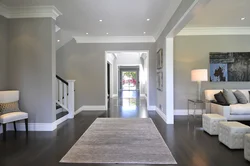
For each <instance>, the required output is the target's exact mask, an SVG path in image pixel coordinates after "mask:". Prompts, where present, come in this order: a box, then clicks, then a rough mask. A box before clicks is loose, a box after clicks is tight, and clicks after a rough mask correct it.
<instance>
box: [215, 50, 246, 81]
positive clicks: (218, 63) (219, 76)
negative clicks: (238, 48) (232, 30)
mask: <svg viewBox="0 0 250 166" xmlns="http://www.w3.org/2000/svg"><path fill="white" fill-rule="evenodd" d="M210 81H211V82H226V81H231V82H239V81H242V82H243V81H250V52H211V53H210Z"/></svg>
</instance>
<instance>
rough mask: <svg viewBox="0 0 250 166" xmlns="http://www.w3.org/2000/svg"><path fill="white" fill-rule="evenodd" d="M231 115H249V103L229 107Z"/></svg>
mask: <svg viewBox="0 0 250 166" xmlns="http://www.w3.org/2000/svg"><path fill="white" fill-rule="evenodd" d="M230 110H231V112H230V114H231V115H250V103H247V104H232V105H230Z"/></svg>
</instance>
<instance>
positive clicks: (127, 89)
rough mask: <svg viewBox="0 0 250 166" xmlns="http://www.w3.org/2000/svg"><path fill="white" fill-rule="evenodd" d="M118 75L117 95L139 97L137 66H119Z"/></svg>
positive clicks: (138, 70)
mask: <svg viewBox="0 0 250 166" xmlns="http://www.w3.org/2000/svg"><path fill="white" fill-rule="evenodd" d="M118 70H119V77H118V83H119V87H118V90H119V92H118V97H119V98H139V97H140V81H139V80H140V78H139V72H140V69H139V67H136V66H129V67H126V66H120V67H119V69H118Z"/></svg>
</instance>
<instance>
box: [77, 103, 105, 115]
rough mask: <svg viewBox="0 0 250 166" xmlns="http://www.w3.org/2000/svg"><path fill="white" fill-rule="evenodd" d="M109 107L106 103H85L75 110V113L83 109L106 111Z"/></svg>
mask: <svg viewBox="0 0 250 166" xmlns="http://www.w3.org/2000/svg"><path fill="white" fill-rule="evenodd" d="M106 110H107V108H106V106H105V105H84V106H82V107H80V108H79V109H78V110H76V111H75V115H77V114H79V113H80V112H82V111H106Z"/></svg>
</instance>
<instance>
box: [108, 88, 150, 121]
mask: <svg viewBox="0 0 250 166" xmlns="http://www.w3.org/2000/svg"><path fill="white" fill-rule="evenodd" d="M108 105H109V109H108V111H107V117H112V118H148V112H147V102H146V100H145V99H140V92H139V91H136V90H135V91H120V92H119V96H118V98H116V99H110V100H109V103H108Z"/></svg>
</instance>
